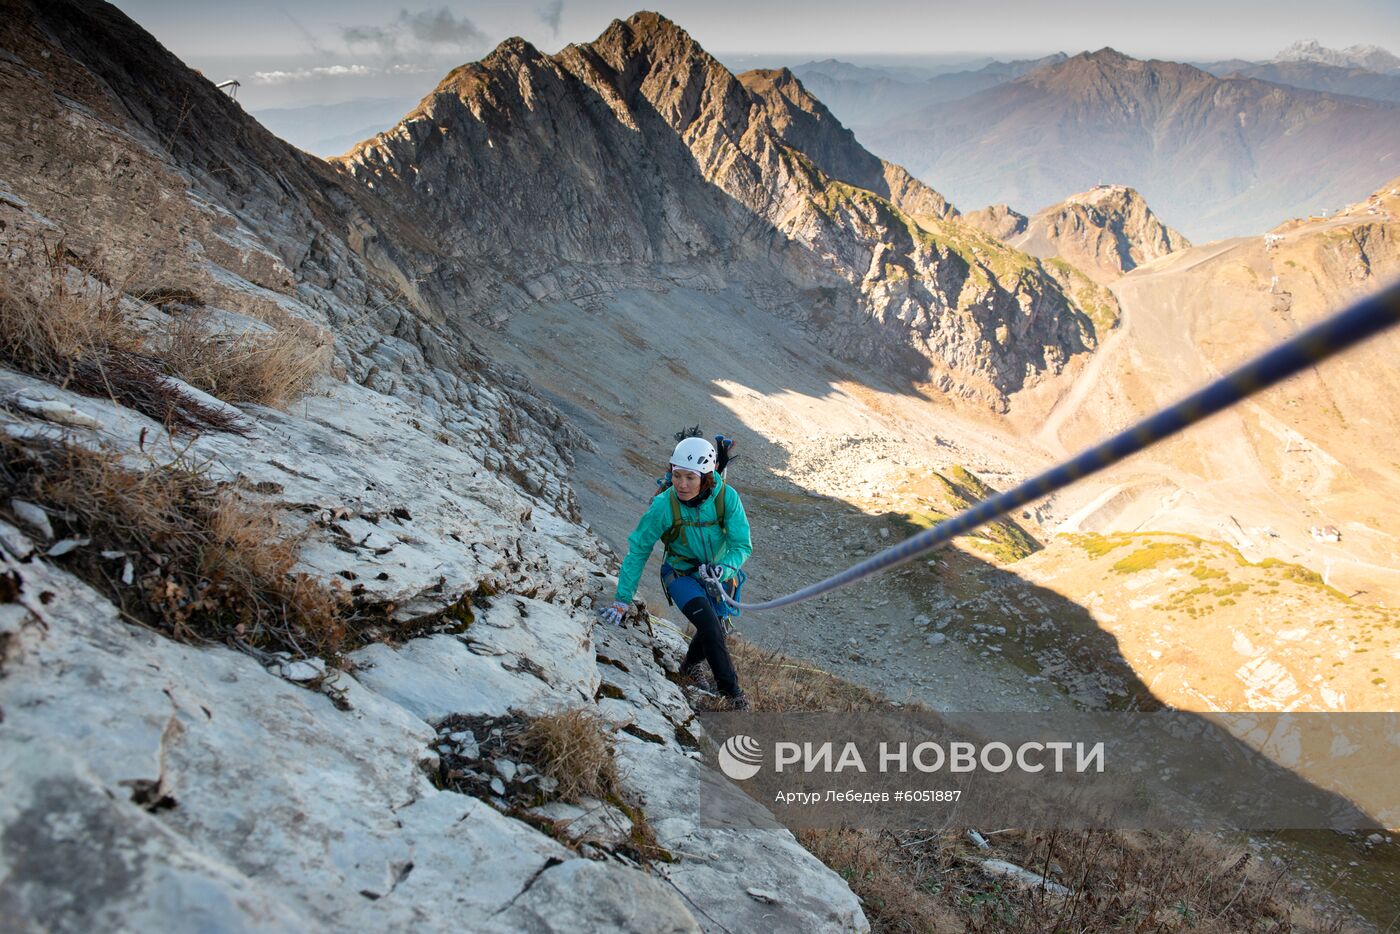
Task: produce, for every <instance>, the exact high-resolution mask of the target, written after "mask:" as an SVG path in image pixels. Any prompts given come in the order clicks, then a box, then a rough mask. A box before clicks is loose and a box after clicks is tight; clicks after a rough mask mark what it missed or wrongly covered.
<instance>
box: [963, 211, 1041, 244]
mask: <svg viewBox="0 0 1400 934" xmlns="http://www.w3.org/2000/svg"><path fill="white" fill-rule="evenodd" d="M963 220H965V221H967V223H969V224H971V225H972V226H974V227H976V228H978V229H979V230H985V231H986V232H987V233H989V234H991V235H992V236H993V237H996V238H997V239H998V240H1008V241H1009V240H1011V239H1012V238H1014V237H1015V236H1017V235H1018V234H1021V233H1024V232H1025V230H1026V222H1027V218H1026V215H1024V214H1022V213H1020V212H1019V211H1016V210H1013V209H1012V208H1011V206H1010V205H1007V204H993V205H990V206H989V207H985V208H983V209H982V210H980V211H973V212H972V213H971V214H964V215H963Z"/></svg>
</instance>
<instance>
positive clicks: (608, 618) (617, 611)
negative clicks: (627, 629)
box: [598, 600, 627, 626]
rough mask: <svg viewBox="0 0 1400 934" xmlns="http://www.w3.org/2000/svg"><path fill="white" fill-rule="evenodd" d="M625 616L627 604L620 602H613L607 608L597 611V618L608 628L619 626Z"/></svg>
mask: <svg viewBox="0 0 1400 934" xmlns="http://www.w3.org/2000/svg"><path fill="white" fill-rule="evenodd" d="M626 615H627V604H625V603H623V602H622V601H621V600H614V601H613V602H612V603H611V604H610V605H609V606H605V607H603V608H602V609H601V610H599V611H598V618H599V619H601V620H602V621H603V622H605V623H607V624H608V625H610V626H621V625H622V618H623V617H624V616H626Z"/></svg>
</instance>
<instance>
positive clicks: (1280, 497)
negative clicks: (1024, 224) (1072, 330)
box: [1013, 179, 1400, 710]
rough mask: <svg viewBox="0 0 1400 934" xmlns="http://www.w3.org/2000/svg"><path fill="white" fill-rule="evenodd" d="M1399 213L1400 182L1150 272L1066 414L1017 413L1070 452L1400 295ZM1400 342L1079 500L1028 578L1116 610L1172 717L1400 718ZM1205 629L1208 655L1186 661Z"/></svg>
mask: <svg viewBox="0 0 1400 934" xmlns="http://www.w3.org/2000/svg"><path fill="white" fill-rule="evenodd" d="M1397 217H1400V179H1396V180H1393V181H1392V182H1390V183H1389V184H1388V185H1386V186H1384V187H1383V188H1381V189H1380V190H1378V191H1377V192H1376V193H1375V194H1374V195H1373V196H1372V197H1370V198H1368V199H1366V200H1364V201H1361V202H1358V203H1356V204H1354V205H1352V206H1351V207H1349V208H1348V209H1347V210H1345V211H1342V212H1339V213H1338V214H1336V215H1334V216H1333V217H1330V218H1325V219H1323V218H1314V219H1311V220H1295V221H1291V222H1289V223H1287V224H1284V225H1281V226H1279V227H1278V228H1276V229H1275V230H1274V231H1272V232H1271V233H1270V234H1269V235H1267V236H1263V237H1254V238H1249V239H1247V240H1246V239H1239V240H1232V241H1226V242H1223V243H1217V244H1212V245H1208V246H1206V247H1192V248H1189V249H1186V250H1182V251H1178V252H1175V253H1172V254H1171V255H1169V256H1166V257H1163V258H1161V259H1158V260H1155V261H1152V262H1150V263H1148V264H1147V265H1146V266H1144V267H1141V268H1139V269H1136V270H1133V271H1132V272H1130V273H1129V274H1127V275H1125V276H1123V277H1122V278H1120V279H1118V280H1117V281H1116V282H1114V283H1113V286H1112V288H1113V291H1114V293H1115V294H1116V295H1117V297H1118V298H1119V300H1120V301H1121V303H1122V308H1123V323H1122V326H1121V327H1120V329H1119V331H1117V332H1116V334H1117V336H1116V337H1115V339H1114V341H1113V342H1111V343H1110V344H1109V345H1108V346H1107V347H1106V348H1105V349H1104V351H1103V355H1102V356H1101V357H1099V358H1097V359H1096V361H1095V365H1094V366H1092V367H1090V368H1088V369H1086V371H1084V372H1082V373H1080V374H1077V375H1076V378H1075V380H1074V385H1073V386H1072V387H1070V386H1062V387H1060V388H1061V391H1062V394H1061V395H1059V397H1058V399H1056V400H1055V401H1054V402H1053V404H1051V405H1049V406H1048V415H1047V407H1046V400H1044V399H1040V400H1033V399H1030V398H1024V399H1018V400H1017V401H1016V406H1017V407H1021V406H1024V409H1022V410H1021V411H1019V412H1018V411H1017V408H1013V413H1015V414H1014V416H1013V417H1017V418H1024V422H1023V424H1025V425H1026V426H1027V430H1028V431H1031V432H1035V431H1037V430H1038V436H1039V438H1040V440H1041V441H1042V442H1043V443H1044V444H1046V446H1047V448H1048V449H1049V450H1052V451H1055V452H1056V453H1059V452H1068V451H1073V450H1076V449H1079V448H1082V447H1084V446H1087V445H1088V444H1090V443H1093V442H1094V441H1095V440H1097V439H1100V438H1103V437H1106V436H1108V435H1109V434H1111V433H1113V432H1115V431H1119V430H1121V429H1123V428H1125V427H1127V426H1128V425H1130V424H1132V422H1133V421H1135V420H1136V419H1138V418H1140V417H1143V416H1145V415H1147V414H1148V413H1150V412H1152V411H1154V410H1156V409H1157V408H1158V407H1160V406H1162V405H1165V404H1167V403H1169V402H1170V401H1172V400H1174V399H1176V398H1179V397H1180V396H1181V395H1183V394H1184V393H1185V392H1187V391H1189V390H1190V389H1191V388H1193V387H1195V386H1199V385H1201V384H1203V383H1204V382H1206V381H1207V380H1209V379H1211V378H1214V377H1215V376H1217V375H1219V374H1221V373H1224V372H1228V371H1229V370H1230V369H1231V368H1233V367H1234V366H1236V365H1238V364H1239V363H1240V362H1242V361H1243V360H1245V359H1247V358H1248V357H1250V356H1252V355H1254V354H1256V353H1258V352H1260V351H1261V350H1262V349H1264V348H1265V347H1267V346H1269V345H1271V344H1272V343H1274V342H1275V341H1277V340H1279V339H1281V338H1282V337H1283V336H1284V335H1287V334H1290V333H1296V331H1298V330H1300V329H1302V328H1304V327H1306V326H1308V325H1310V324H1312V323H1314V322H1315V321H1317V320H1319V319H1320V318H1321V317H1322V316H1323V315H1325V314H1327V313H1328V312H1329V311H1331V310H1334V309H1337V308H1339V307H1340V306H1342V305H1343V304H1345V303H1346V302H1347V301H1348V300H1349V299H1351V298H1352V297H1353V296H1357V295H1359V294H1364V293H1366V292H1368V291H1371V290H1373V289H1375V288H1377V287H1379V286H1380V285H1382V284H1385V283H1387V282H1389V281H1392V280H1393V279H1394V277H1395V275H1396V274H1397V272H1400V251H1397V243H1400V236H1397V233H1398V231H1397V223H1396V218H1397ZM1397 342H1400V337H1398V336H1397V335H1396V334H1393V333H1388V334H1385V335H1382V336H1380V337H1378V338H1377V339H1375V340H1374V341H1372V342H1370V343H1369V344H1366V345H1364V346H1362V347H1360V348H1358V349H1356V350H1355V351H1353V352H1352V353H1350V354H1349V355H1348V357H1347V358H1346V359H1345V360H1342V361H1332V362H1329V363H1327V364H1325V365H1323V366H1320V367H1318V368H1317V370H1316V371H1314V372H1309V373H1308V374H1305V375H1302V376H1299V377H1298V378H1296V379H1294V380H1290V381H1289V382H1287V383H1285V384H1283V385H1282V386H1280V387H1277V388H1276V389H1274V390H1272V391H1270V392H1268V393H1265V394H1262V395H1261V396H1259V397H1257V398H1256V399H1253V400H1251V401H1250V402H1248V403H1246V404H1245V405H1242V406H1240V407H1238V408H1237V409H1235V410H1232V411H1231V412H1228V413H1223V414H1221V415H1220V416H1217V417H1216V418H1214V419H1212V420H1210V421H1208V422H1206V423H1205V424H1203V425H1201V426H1199V427H1198V428H1196V429H1193V430H1192V431H1191V432H1189V433H1186V434H1183V435H1182V436H1181V437H1179V438H1176V439H1173V440H1171V441H1169V442H1167V443H1166V444H1163V445H1160V446H1158V447H1157V448H1154V449H1153V450H1152V451H1150V452H1147V453H1146V454H1145V455H1144V456H1142V457H1141V458H1140V459H1137V460H1136V462H1135V463H1125V464H1123V465H1120V466H1119V467H1117V468H1114V469H1112V470H1110V471H1107V472H1106V473H1104V474H1102V475H1100V476H1097V477H1095V478H1092V479H1090V480H1088V481H1087V482H1085V483H1082V484H1079V485H1077V486H1076V488H1074V489H1072V490H1069V491H1066V493H1065V494H1064V495H1063V496H1061V497H1059V498H1058V499H1059V502H1058V503H1057V505H1056V517H1055V520H1053V521H1052V522H1051V523H1049V526H1050V530H1057V531H1060V532H1064V533H1067V534H1066V535H1063V536H1060V537H1057V538H1054V539H1052V540H1050V541H1049V542H1048V543H1047V547H1046V549H1045V550H1044V551H1043V552H1039V553H1037V554H1036V555H1034V556H1032V557H1030V558H1027V559H1026V560H1025V561H1023V562H1020V563H1019V564H1018V565H1017V568H1018V570H1019V571H1020V573H1021V574H1022V575H1023V576H1024V577H1025V578H1027V579H1029V580H1033V581H1037V582H1040V583H1043V584H1046V585H1047V586H1051V587H1052V588H1053V589H1055V590H1056V591H1057V592H1059V593H1062V594H1063V595H1065V596H1066V597H1068V598H1069V599H1071V600H1073V601H1075V602H1076V603H1078V604H1081V605H1084V606H1090V607H1093V608H1095V610H1094V611H1095V618H1096V619H1097V620H1098V621H1099V622H1100V624H1101V625H1102V626H1103V627H1104V628H1105V629H1107V630H1108V631H1110V632H1112V633H1113V634H1114V636H1115V637H1116V639H1117V644H1118V646H1119V647H1120V648H1121V650H1122V652H1123V654H1124V655H1125V656H1126V657H1127V658H1128V659H1129V661H1130V663H1131V666H1132V668H1133V669H1134V670H1135V671H1137V672H1138V673H1139V677H1141V678H1142V679H1143V681H1144V682H1146V683H1150V684H1152V685H1153V689H1154V691H1157V692H1159V693H1160V694H1161V696H1163V697H1167V698H1170V699H1171V700H1172V702H1173V703H1176V704H1180V705H1184V706H1189V705H1193V704H1200V705H1206V706H1208V707H1213V708H1219V709H1240V708H1242V707H1253V708H1261V709H1262V708H1264V707H1291V708H1295V709H1336V710H1381V709H1386V707H1387V705H1388V704H1389V703H1390V701H1389V698H1391V697H1393V693H1394V684H1395V680H1396V678H1397V677H1400V673H1397V670H1396V661H1397V658H1400V649H1397V647H1396V645H1395V642H1394V638H1393V632H1394V629H1393V626H1394V619H1393V617H1394V611H1393V609H1388V608H1389V607H1394V606H1395V599H1396V595H1397V594H1400V575H1397V572H1396V567H1397V565H1396V553H1397V552H1396V539H1395V536H1394V532H1393V530H1394V528H1395V527H1396V523H1397V522H1400V516H1397V515H1396V514H1395V509H1394V504H1395V503H1396V502H1400V475H1397V473H1396V464H1397V463H1400V449H1397V445H1396V437H1397V433H1396V427H1397V419H1396V414H1395V411H1394V407H1393V406H1392V405H1390V404H1389V403H1388V402H1386V401H1385V400H1389V399H1392V398H1395V396H1396V393H1397V392H1400V386H1398V385H1396V374H1395V369H1394V367H1393V366H1391V365H1390V364H1389V362H1388V361H1390V360H1391V359H1393V357H1394V355H1395V353H1396V351H1397ZM1329 530H1330V531H1329ZM1149 532H1151V533H1162V532H1173V533H1179V534H1176V535H1166V536H1164V535H1160V534H1156V535H1147V534H1145V533H1149ZM1134 554H1139V555H1141V557H1139V558H1138V559H1137V560H1133V561H1127V560H1125V559H1126V558H1128V557H1129V556H1130V555H1134ZM1120 561H1121V562H1123V564H1122V567H1118V568H1116V569H1115V566H1116V565H1118V563H1119V562H1120ZM1106 577H1107V579H1108V580H1111V581H1114V582H1115V583H1121V586H1113V587H1106V586H1105V583H1104V582H1105V579H1106ZM1188 619H1189V620H1190V623H1189V625H1191V627H1192V630H1193V632H1194V635H1193V637H1192V645H1191V647H1190V648H1189V650H1183V649H1180V648H1177V649H1173V648H1172V647H1171V643H1172V641H1173V636H1172V633H1173V632H1180V631H1181V630H1180V627H1181V626H1182V625H1183V624H1187V621H1188Z"/></svg>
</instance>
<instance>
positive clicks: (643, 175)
mask: <svg viewBox="0 0 1400 934" xmlns="http://www.w3.org/2000/svg"><path fill="white" fill-rule="evenodd" d="M746 84H747V85H748V86H746ZM799 145H800V146H801V147H803V148H799ZM808 146H810V147H811V149H812V151H811V152H808V151H807V150H806V148H805V147H808ZM339 165H340V166H341V167H342V168H343V169H344V171H345V172H346V173H347V175H348V177H350V178H353V179H355V180H356V181H357V182H359V183H360V184H362V185H364V186H365V187H366V189H368V190H371V191H373V192H374V193H375V194H376V195H378V196H379V197H380V198H382V199H383V202H384V203H385V204H393V205H398V206H402V207H403V209H404V210H405V211H406V212H408V213H411V214H412V215H413V216H415V217H416V218H418V219H419V220H420V222H421V224H422V228H421V229H422V233H423V235H424V236H425V237H427V238H429V239H430V240H431V241H433V243H434V245H435V246H436V247H437V248H438V249H441V250H442V251H443V252H444V253H446V254H447V257H446V260H445V261H442V262H438V263H436V264H435V265H432V266H431V267H428V266H426V265H425V266H424V267H423V268H421V269H420V270H419V278H420V281H421V282H422V283H423V285H422V287H423V288H424V289H425V290H428V291H429V292H431V293H432V294H433V295H434V296H436V297H437V299H438V301H439V303H441V304H443V305H445V306H446V307H449V308H450V309H451V312H452V313H453V314H457V315H461V316H467V315H472V316H475V317H476V318H477V319H478V320H485V321H488V322H495V323H499V322H501V321H503V320H504V319H506V318H507V317H509V316H512V315H516V314H518V313H521V312H525V311H528V309H530V308H532V307H538V305H539V304H541V303H543V302H547V301H555V300H575V301H578V302H580V303H583V304H587V303H588V302H589V301H590V299H591V298H593V297H596V296H598V295H600V294H603V293H607V292H610V291H616V290H618V289H622V288H640V289H647V290H666V289H669V288H675V287H677V286H685V287H689V288H698V289H702V290H706V291H710V292H719V291H721V290H724V291H728V292H729V293H730V296H731V297H730V299H728V300H729V301H730V302H732V303H734V304H736V305H737V306H740V307H742V306H744V305H752V304H757V305H760V306H762V307H764V308H766V309H769V310H773V311H776V312H779V313H780V314H783V315H785V316H787V317H789V318H791V319H793V320H795V321H796V322H798V323H799V324H801V325H802V326H803V327H804V328H805V329H807V330H808V331H809V333H810V334H812V336H813V337H814V338H815V339H816V340H817V341H818V342H820V343H821V344H823V345H824V346H827V347H830V348H833V349H835V350H836V351H837V352H838V354H840V355H843V356H846V357H847V358H850V359H854V360H859V361H863V362H878V363H879V364H880V365H882V366H884V367H888V368H892V369H894V370H896V371H897V372H899V373H902V374H904V375H905V377H906V378H914V379H916V380H919V381H927V382H932V383H934V384H935V385H936V386H937V387H938V388H939V389H940V390H943V391H949V392H955V393H958V394H960V395H965V396H971V397H975V398H978V399H980V400H983V401H985V402H989V403H991V404H992V405H993V406H999V405H1001V404H1002V400H1003V399H1004V397H1005V394H1006V393H1007V392H1009V391H1014V390H1015V389H1016V388H1018V387H1021V386H1023V385H1025V384H1026V383H1027V382H1028V381H1029V382H1034V381H1035V380H1036V379H1038V378H1041V377H1042V376H1043V375H1044V374H1046V373H1050V372H1056V371H1058V369H1059V368H1060V367H1061V366H1062V365H1063V363H1064V361H1065V360H1067V359H1068V358H1069V357H1070V356H1072V355H1073V354H1075V353H1078V352H1080V351H1081V350H1083V349H1085V348H1087V347H1089V346H1092V345H1093V344H1094V343H1095V341H1096V336H1095V334H1094V333H1093V329H1092V327H1091V326H1090V324H1089V322H1088V319H1087V318H1086V317H1084V315H1083V314H1082V313H1081V311H1080V310H1079V309H1078V308H1077V307H1076V306H1075V305H1074V304H1073V302H1072V301H1070V300H1069V299H1067V298H1066V297H1065V295H1064V293H1063V292H1062V290H1061V289H1060V287H1059V286H1058V284H1057V283H1055V281H1054V280H1053V279H1052V278H1050V277H1049V276H1047V275H1046V274H1045V272H1044V271H1043V270H1042V269H1041V268H1040V266H1039V264H1038V263H1037V262H1036V261H1035V260H1034V259H1032V258H1029V257H1026V256H1025V255H1024V254H1021V253H1019V252H1016V251H1013V250H1010V249H1009V248H1007V247H1005V246H1004V245H1003V244H1000V243H999V242H997V241H995V240H993V239H991V238H987V237H985V236H984V235H982V234H981V233H980V232H979V231H977V230H975V229H973V228H970V227H968V226H966V225H963V224H961V223H960V222H959V221H958V220H957V219H956V218H955V217H954V216H953V212H952V210H951V207H950V206H949V205H948V204H947V202H946V201H944V200H943V199H942V197H941V196H939V195H937V194H936V193H935V192H933V191H932V190H930V189H928V188H927V187H926V186H924V185H921V184H919V183H917V182H915V181H914V180H913V179H911V178H909V177H908V176H907V175H906V174H905V173H904V172H903V171H902V170H900V169H898V168H896V167H894V166H890V165H888V164H886V163H882V162H880V160H878V159H876V158H875V157H873V156H871V155H870V154H869V153H867V152H865V151H864V150H862V149H861V148H860V147H859V146H858V145H856V144H855V142H854V140H853V139H852V138H851V137H850V135H849V133H847V132H846V131H845V130H844V129H842V128H841V127H840V125H839V124H838V123H836V121H835V120H834V119H832V118H831V117H830V114H829V113H828V112H827V111H826V110H825V108H822V107H821V106H820V105H819V104H817V103H816V102H815V101H814V100H813V99H812V98H811V97H810V96H809V95H807V94H806V93H805V92H804V91H802V89H801V87H800V85H799V84H798V83H797V82H796V81H795V80H794V79H792V78H791V76H789V75H786V74H784V73H777V74H762V73H751V74H750V75H748V76H747V77H746V78H745V79H744V80H740V79H739V78H736V77H735V76H734V75H732V74H731V73H730V72H728V71H727V70H726V69H725V68H724V67H723V66H722V65H720V63H719V62H717V61H716V60H715V59H714V58H712V57H711V56H710V55H709V54H708V53H706V52H705V51H704V50H703V49H702V48H700V47H699V46H698V45H697V44H696V43H695V42H694V41H693V40H692V39H691V38H690V37H689V36H688V35H687V34H686V33H685V32H684V31H683V30H681V29H680V28H678V27H677V26H676V25H675V24H673V23H671V22H669V21H668V20H666V19H664V18H663V17H660V16H657V15H655V14H650V13H642V14H637V15H636V16H633V17H631V18H630V19H628V20H626V21H618V22H614V23H613V24H612V25H611V26H609V27H608V29H607V30H606V31H605V32H604V33H603V34H602V35H601V36H600V37H599V38H598V39H597V40H595V41H594V42H592V43H588V44H585V45H570V46H568V47H566V48H565V49H564V50H562V51H561V52H559V53H558V54H557V55H554V56H546V55H543V54H541V53H540V52H539V51H538V50H536V49H534V48H533V47H531V46H529V45H528V44H526V43H524V42H521V41H519V40H510V41H508V42H506V43H503V44H502V45H501V46H500V47H499V48H498V49H496V51H494V52H493V53H492V54H491V55H490V56H488V57H487V58H486V59H484V60H482V61H481V62H479V63H474V64H470V65H465V66H463V67H461V68H459V69H457V70H456V71H454V72H453V73H452V74H450V75H448V77H447V78H446V79H444V81H443V82H442V84H441V85H440V86H439V87H438V89H437V90H436V91H434V93H433V94H431V95H429V96H428V97H427V98H425V99H424V100H423V102H422V103H421V104H420V105H419V107H418V108H417V109H416V110H414V111H413V112H412V113H410V114H409V115H408V116H407V117H406V118H405V119H404V121H403V122H402V123H400V124H399V126H397V127H396V128H394V129H393V130H391V131H389V132H387V133H384V134H381V135H379V136H377V137H376V138H374V139H372V140H368V141H366V142H365V143H364V144H363V145H361V146H359V147H357V148H356V149H355V150H354V151H353V152H352V153H351V154H349V155H348V156H347V157H346V158H345V159H344V160H342V161H341V162H340V163H339ZM866 186H871V187H866Z"/></svg>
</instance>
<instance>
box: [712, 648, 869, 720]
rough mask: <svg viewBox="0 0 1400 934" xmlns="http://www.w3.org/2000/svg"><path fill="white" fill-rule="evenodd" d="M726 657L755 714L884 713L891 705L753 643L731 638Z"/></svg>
mask: <svg viewBox="0 0 1400 934" xmlns="http://www.w3.org/2000/svg"><path fill="white" fill-rule="evenodd" d="M728 645H729V654H730V657H731V658H732V659H733V661H734V667H735V669H736V670H737V671H739V672H740V678H739V683H740V684H742V685H743V686H744V692H745V694H747V695H748V698H749V703H750V704H751V705H752V707H753V709H754V710H756V711H762V712H764V713H785V712H789V711H825V712H831V713H839V712H843V711H855V710H887V709H889V708H890V706H891V705H890V702H889V701H888V700H886V699H885V698H884V697H882V696H881V695H879V694H877V693H875V692H874V691H871V690H869V689H868V688H863V687H861V686H860V685H858V684H852V683H851V682H849V681H846V680H844V679H842V678H838V677H836V676H835V675H833V674H830V673H828V672H825V671H822V670H821V669H820V668H816V667H814V666H812V665H810V664H808V663H806V662H800V661H798V660H797V659H794V658H790V657H788V656H786V655H783V654H782V653H781V652H769V651H766V650H764V649H760V648H759V647H758V646H756V645H754V644H753V643H752V642H747V641H745V640H743V639H739V638H734V637H731V638H730V639H729V641H728Z"/></svg>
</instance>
